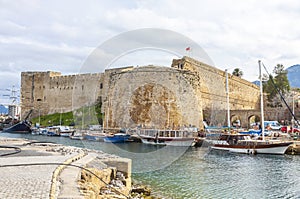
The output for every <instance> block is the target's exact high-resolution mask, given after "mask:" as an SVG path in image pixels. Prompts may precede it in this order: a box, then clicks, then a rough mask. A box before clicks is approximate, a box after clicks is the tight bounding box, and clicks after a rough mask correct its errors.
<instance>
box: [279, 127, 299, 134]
mask: <svg viewBox="0 0 300 199" xmlns="http://www.w3.org/2000/svg"><path fill="white" fill-rule="evenodd" d="M287 129H288V128H287V126H283V127H281V128H280V131H281V132H286V131H287ZM298 132H300V129H299V128H295V127H294V128H293V130H292V129H291V128H289V130H288V133H298Z"/></svg>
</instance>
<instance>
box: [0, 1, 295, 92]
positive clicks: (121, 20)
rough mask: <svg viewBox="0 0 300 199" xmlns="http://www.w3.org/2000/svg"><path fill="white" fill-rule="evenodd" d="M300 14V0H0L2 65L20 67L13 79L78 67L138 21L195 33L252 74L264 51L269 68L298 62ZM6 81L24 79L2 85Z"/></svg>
mask: <svg viewBox="0 0 300 199" xmlns="http://www.w3.org/2000/svg"><path fill="white" fill-rule="evenodd" d="M299 18H300V2H299V1H297V0H285V1H284V0H266V1H258V0H245V1H236V0H223V1H219V0H210V1H208V0H200V1H198V0H177V1H174V0H162V1H159V2H157V1H154V0H136V1H129V0H128V1H104V0H102V1H93V0H90V1H71V0H68V1H56V0H55V1H40V0H30V1H25V0H24V1H4V0H2V1H0V50H1V54H0V58H1V59H0V69H1V71H6V72H8V73H10V74H14V75H15V78H11V80H13V81H15V80H18V79H19V78H20V76H19V73H20V72H21V71H27V70H51V69H52V70H56V71H62V72H63V73H72V72H74V73H76V72H78V70H79V69H80V66H81V65H82V64H83V63H84V61H85V59H86V58H87V57H88V55H89V54H90V53H91V52H92V51H93V49H94V48H96V47H97V46H98V45H100V44H101V43H103V42H105V41H106V40H108V39H110V38H112V37H114V36H116V35H118V34H120V33H123V32H126V31H130V30H133V29H139V28H164V29H170V30H172V31H176V32H178V33H180V34H183V35H186V36H187V37H189V38H190V39H192V40H194V41H195V42H196V43H198V44H199V45H200V46H201V47H202V48H204V50H205V51H206V52H207V53H208V54H209V56H210V57H211V59H212V60H213V62H214V63H215V66H216V67H218V68H221V69H225V68H230V67H239V68H241V69H242V70H243V71H244V77H245V78H246V79H248V80H251V81H252V80H255V79H256V78H257V74H258V73H257V61H258V59H262V60H263V62H264V63H265V65H266V66H268V68H269V70H272V68H273V67H274V66H275V65H276V64H277V63H282V64H283V65H284V66H286V67H288V66H291V65H293V64H297V63H299V62H300V61H299V57H300V48H299V45H300V26H299V25H298V19H299ZM142 54H143V53H142ZM140 55H141V54H140ZM123 60H124V62H123V63H126V64H127V63H128V60H132V59H129V58H128V59H127V58H126V57H124V58H123ZM158 60H160V59H159V58H158V57H157V58H156V61H154V62H155V63H158V62H159V61H158ZM162 60H163V59H162ZM140 61H141V62H142V60H140ZM162 62H163V61H162ZM119 63H120V64H122V62H119ZM170 63H171V60H170ZM149 64H151V63H149ZM131 65H136V63H132V64H131ZM3 74H4V72H1V75H0V76H4V75H3ZM1 81H3V80H1ZM7 84H18V82H8V81H7V80H4V81H3V82H1V83H0V86H4V87H5V85H7ZM7 86H10V85H7Z"/></svg>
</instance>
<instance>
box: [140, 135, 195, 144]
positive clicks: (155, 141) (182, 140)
mask: <svg viewBox="0 0 300 199" xmlns="http://www.w3.org/2000/svg"><path fill="white" fill-rule="evenodd" d="M140 138H141V140H142V142H143V143H144V144H152V145H165V146H191V145H192V143H193V142H194V138H166V137H159V138H155V137H151V136H142V135H140Z"/></svg>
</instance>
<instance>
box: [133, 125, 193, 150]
mask: <svg viewBox="0 0 300 199" xmlns="http://www.w3.org/2000/svg"><path fill="white" fill-rule="evenodd" d="M193 134H194V133H193V132H190V131H186V130H159V129H139V130H138V135H139V136H140V138H141V140H142V142H143V143H145V144H153V145H169V146H191V145H192V143H193V142H194V136H193Z"/></svg>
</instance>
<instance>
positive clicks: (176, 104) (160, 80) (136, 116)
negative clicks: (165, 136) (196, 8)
mask: <svg viewBox="0 0 300 199" xmlns="http://www.w3.org/2000/svg"><path fill="white" fill-rule="evenodd" d="M225 79H226V78H225V72H224V71H221V70H219V69H217V68H215V67H211V66H208V65H206V64H204V63H201V62H198V61H196V60H194V59H191V58H188V57H183V58H182V59H179V60H173V63H172V67H171V68H170V67H159V66H145V67H125V68H118V69H109V70H106V71H105V72H104V73H96V74H79V75H68V76H62V75H61V74H60V73H56V72H23V73H22V80H21V81H22V87H21V102H22V113H23V116H24V114H26V113H27V112H28V111H29V110H30V109H32V108H34V109H35V111H34V113H35V116H37V114H38V111H40V112H41V114H48V113H53V112H66V111H70V110H75V109H78V108H80V107H82V106H88V105H93V104H94V103H95V101H96V100H97V99H100V100H101V102H102V110H101V112H102V113H104V114H105V118H104V122H103V125H104V126H105V127H106V126H108V127H136V126H137V125H143V126H146V127H156V128H165V127H170V128H179V127H181V126H190V125H193V126H196V127H200V128H201V127H202V120H203V119H206V120H209V121H211V122H214V123H215V124H219V123H221V124H225V121H226V114H224V113H225V111H224V110H226V108H227V103H226V88H225V83H226V80H225ZM229 93H230V94H229V95H230V109H232V110H252V109H258V108H259V88H258V87H257V86H255V85H254V84H252V83H250V82H248V81H246V80H243V79H241V78H238V77H235V76H232V75H229Z"/></svg>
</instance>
